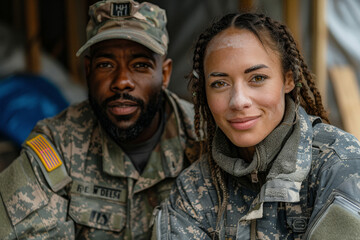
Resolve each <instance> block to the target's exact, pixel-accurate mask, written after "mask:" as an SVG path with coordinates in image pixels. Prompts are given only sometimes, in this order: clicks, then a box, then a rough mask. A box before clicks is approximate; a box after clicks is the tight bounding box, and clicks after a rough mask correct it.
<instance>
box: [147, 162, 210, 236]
mask: <svg viewBox="0 0 360 240" xmlns="http://www.w3.org/2000/svg"><path fill="white" fill-rule="evenodd" d="M191 167H194V165H192V166H191ZM199 191H201V193H199ZM213 206H214V205H213V203H212V199H211V196H210V192H209V191H208V189H207V187H206V186H205V181H204V179H202V178H201V176H200V175H198V174H194V171H192V170H191V169H190V170H185V171H184V172H183V173H182V174H181V175H180V176H179V177H178V178H177V180H176V183H175V185H174V186H173V189H172V192H171V194H170V197H169V199H168V201H165V202H163V203H162V205H161V207H160V210H159V211H158V213H157V216H156V219H155V223H154V231H153V239H161V240H170V239H179V240H185V239H204V240H205V239H211V232H210V231H212V229H215V228H212V227H211V225H215V221H214V220H215V219H216V217H215V215H214V214H215V211H214V207H213ZM154 235H155V236H156V237H154Z"/></svg>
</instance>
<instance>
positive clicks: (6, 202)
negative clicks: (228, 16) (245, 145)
mask: <svg viewBox="0 0 360 240" xmlns="http://www.w3.org/2000/svg"><path fill="white" fill-rule="evenodd" d="M165 96H166V97H165V98H166V103H167V104H166V110H165V111H166V112H167V116H168V118H167V122H166V125H165V129H164V132H163V135H162V137H161V141H160V142H159V144H158V145H157V146H156V148H155V149H154V151H153V152H152V155H151V156H150V159H149V161H148V164H147V165H146V167H145V169H144V171H143V173H142V174H141V175H140V174H139V173H138V172H137V171H136V169H135V167H134V166H133V164H132V162H131V160H130V159H129V157H128V156H127V155H126V154H125V153H124V152H123V151H122V150H121V148H120V147H119V146H118V145H117V144H115V143H114V142H113V140H112V139H111V138H110V137H109V136H108V135H107V134H106V133H105V131H103V130H102V128H101V127H100V125H99V122H98V121H97V120H96V117H95V115H94V113H93V111H92V109H91V107H90V105H89V102H88V101H85V102H82V103H80V104H77V105H74V106H71V107H69V108H68V109H67V110H65V111H63V112H62V113H60V114H59V115H58V116H56V117H54V118H50V119H45V120H42V121H40V122H39V123H38V124H37V125H36V126H35V128H34V129H33V131H32V133H31V134H30V136H29V138H28V139H31V138H32V137H35V136H37V135H38V134H42V135H44V136H46V137H47V138H48V139H49V140H50V141H51V142H52V144H53V145H54V146H55V148H56V150H57V152H58V154H59V156H61V159H62V161H63V163H64V164H65V166H66V169H67V172H68V175H69V176H70V177H71V179H72V182H71V183H69V184H67V185H66V186H65V187H64V188H63V189H60V190H59V191H58V192H53V191H52V190H51V188H50V186H49V185H48V183H47V182H46V178H45V177H44V175H43V171H42V170H41V168H40V166H39V162H38V161H36V159H35V158H34V152H32V151H30V150H29V149H28V148H24V149H23V150H22V153H21V156H20V157H19V158H17V159H16V160H15V161H14V162H13V164H12V165H10V166H9V167H8V168H7V169H5V170H4V171H3V172H2V173H1V174H0V193H1V195H0V196H1V198H2V204H0V222H1V223H4V224H0V225H2V226H1V227H0V230H1V231H0V239H139V240H141V239H149V237H150V231H151V224H152V218H153V215H152V212H153V209H154V207H155V206H157V205H159V204H160V202H161V201H163V200H164V199H165V198H166V197H167V196H168V195H169V192H170V189H171V186H172V184H173V182H174V180H175V177H176V176H177V175H178V174H179V173H180V172H181V171H182V170H183V168H185V167H187V166H188V165H189V163H190V161H192V160H194V159H190V158H191V157H195V156H196V154H195V153H196V151H197V150H196V146H197V144H196V142H195V139H196V137H195V134H194V129H193V124H192V121H193V107H192V105H191V104H190V103H188V102H186V101H184V100H181V99H179V98H178V97H177V96H176V95H174V94H173V93H171V92H169V91H167V90H165Z"/></svg>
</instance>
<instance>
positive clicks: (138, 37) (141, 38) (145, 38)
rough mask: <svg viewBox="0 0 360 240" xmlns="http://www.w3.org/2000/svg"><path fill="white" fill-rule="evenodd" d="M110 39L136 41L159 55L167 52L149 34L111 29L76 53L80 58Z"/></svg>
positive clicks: (91, 39) (101, 33) (124, 29)
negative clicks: (96, 45)
mask: <svg viewBox="0 0 360 240" xmlns="http://www.w3.org/2000/svg"><path fill="white" fill-rule="evenodd" d="M110 39H127V40H130V41H134V42H137V43H140V44H141V45H144V46H145V47H147V48H149V49H150V50H152V51H154V52H155V53H158V54H160V55H164V54H165V53H166V50H165V49H164V47H163V46H161V45H160V44H159V43H158V42H157V41H155V40H154V39H153V38H152V37H150V36H149V35H147V34H144V31H140V30H134V29H127V28H116V29H109V30H105V31H102V32H100V33H99V34H97V35H95V36H94V37H92V38H90V39H89V40H88V41H87V42H86V43H85V44H84V45H83V46H82V47H81V48H80V49H79V50H78V51H77V53H76V56H77V57H79V56H80V55H81V54H82V53H83V52H85V50H86V49H88V48H89V47H90V46H92V45H94V44H96V43H98V42H102V41H105V40H110Z"/></svg>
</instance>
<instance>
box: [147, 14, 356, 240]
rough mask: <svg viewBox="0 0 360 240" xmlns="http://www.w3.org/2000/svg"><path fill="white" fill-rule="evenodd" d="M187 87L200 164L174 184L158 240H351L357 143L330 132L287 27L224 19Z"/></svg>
mask: <svg viewBox="0 0 360 240" xmlns="http://www.w3.org/2000/svg"><path fill="white" fill-rule="evenodd" d="M193 61H194V63H193V73H192V74H191V76H190V86H191V90H192V92H193V97H194V99H193V100H194V103H195V111H196V112H195V113H196V115H195V126H196V131H197V135H198V137H200V138H203V139H205V141H204V148H203V153H202V157H201V159H200V160H199V161H197V162H196V163H194V164H193V165H192V166H190V167H189V168H188V169H186V170H185V171H184V172H183V173H182V174H181V175H180V176H179V177H178V179H177V182H176V185H175V187H174V189H173V191H172V194H171V196H170V199H169V201H168V202H166V203H165V204H163V205H162V208H161V210H160V212H159V213H158V215H157V219H156V234H154V235H156V236H157V238H158V239H338V237H339V236H341V237H342V239H344V238H347V237H348V239H355V236H356V237H358V236H360V235H359V233H360V230H359V227H358V226H359V225H358V224H360V220H359V218H360V217H359V214H358V211H359V210H360V207H359V202H360V194H359V193H360V191H359V190H360V181H359V170H360V143H359V141H358V140H357V139H356V138H355V137H353V136H352V135H350V134H348V133H346V132H343V131H341V130H340V129H338V128H336V127H334V126H331V125H328V124H326V123H323V122H328V119H327V114H326V112H325V110H324V107H323V105H322V103H321V97H320V94H319V92H318V90H317V88H316V87H315V84H314V80H313V78H312V75H311V73H310V72H309V70H308V67H307V65H306V64H305V62H304V60H303V58H302V56H301V55H300V53H299V50H298V49H297V47H296V44H295V41H294V39H293V37H292V36H291V34H290V32H289V31H288V29H287V28H286V26H284V25H282V24H280V23H278V22H276V21H274V20H272V19H270V18H269V17H265V16H263V15H257V14H250V13H247V14H242V15H234V14H230V15H226V16H224V17H223V18H222V19H221V20H219V21H218V22H216V23H214V24H213V25H212V26H211V27H210V28H208V29H207V30H206V31H205V32H204V33H203V34H201V35H200V37H199V39H198V42H197V44H196V47H195V52H194V58H193Z"/></svg>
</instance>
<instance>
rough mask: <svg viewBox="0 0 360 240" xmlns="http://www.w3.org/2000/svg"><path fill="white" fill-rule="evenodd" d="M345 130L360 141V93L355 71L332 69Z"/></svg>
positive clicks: (332, 79) (331, 77)
mask: <svg viewBox="0 0 360 240" xmlns="http://www.w3.org/2000/svg"><path fill="white" fill-rule="evenodd" d="M329 73H330V79H331V82H332V84H333V86H334V92H335V97H336V101H337V103H338V106H339V112H340V115H341V120H342V124H343V129H344V130H345V131H347V132H349V133H351V134H353V135H354V136H355V137H357V139H360V92H359V86H358V83H357V79H356V76H355V73H354V71H353V69H351V68H350V67H348V66H336V67H332V68H331V69H330V71H329Z"/></svg>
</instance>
